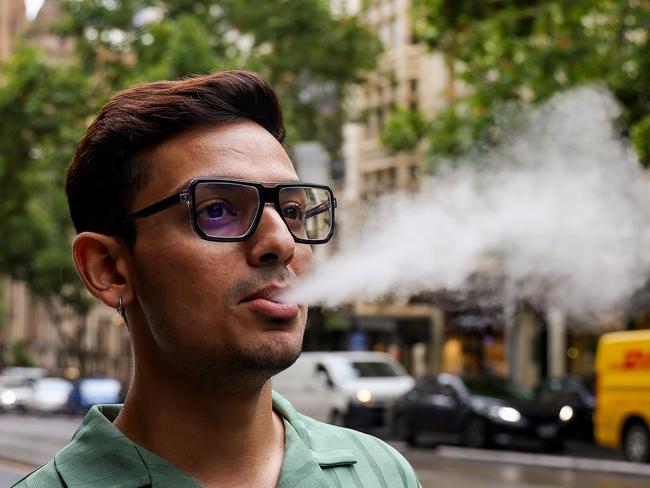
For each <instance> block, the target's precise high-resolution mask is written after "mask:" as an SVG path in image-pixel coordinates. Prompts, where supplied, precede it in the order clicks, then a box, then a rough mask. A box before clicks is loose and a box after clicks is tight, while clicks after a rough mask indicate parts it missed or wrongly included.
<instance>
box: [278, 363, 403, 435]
mask: <svg viewBox="0 0 650 488" xmlns="http://www.w3.org/2000/svg"><path fill="white" fill-rule="evenodd" d="M272 384H273V389H274V390H276V391H277V392H278V393H280V394H281V395H282V396H284V397H285V398H286V399H287V400H289V401H290V402H291V403H292V404H293V406H294V407H296V409H297V410H298V411H299V412H300V413H303V414H305V415H308V416H310V417H312V418H315V419H317V420H320V421H323V422H330V423H336V424H339V425H344V426H346V427H352V428H357V429H365V428H374V427H382V426H384V425H386V418H385V417H386V413H387V410H388V409H389V408H390V406H391V405H392V403H393V401H394V400H395V399H396V398H397V397H399V396H400V395H402V394H404V393H406V392H407V391H409V390H410V389H411V388H413V386H414V384H415V380H414V379H413V377H412V376H410V375H409V374H408V373H407V372H406V371H405V370H404V368H403V367H402V365H401V364H399V363H398V362H397V361H395V360H394V359H393V358H392V357H391V356H390V355H389V354H386V353H382V352H370V351H341V352H305V353H302V355H301V356H300V357H299V358H298V360H297V361H296V363H295V364H294V365H293V366H291V367H290V368H288V369H286V370H285V371H282V372H281V373H279V374H278V375H276V376H275V377H274V378H273V380H272Z"/></svg>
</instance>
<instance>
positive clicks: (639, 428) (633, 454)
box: [623, 421, 650, 463]
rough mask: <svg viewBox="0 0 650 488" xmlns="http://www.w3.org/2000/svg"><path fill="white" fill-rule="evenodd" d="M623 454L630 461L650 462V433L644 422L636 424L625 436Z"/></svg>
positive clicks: (631, 426) (629, 428)
mask: <svg viewBox="0 0 650 488" xmlns="http://www.w3.org/2000/svg"><path fill="white" fill-rule="evenodd" d="M623 453H624V454H625V457H626V458H627V459H628V461H632V462H635V463H647V462H648V461H650V433H649V432H648V428H647V427H646V426H645V424H643V423H642V422H638V421H637V422H634V423H633V424H632V425H630V426H629V427H628V429H627V430H626V431H625V434H623Z"/></svg>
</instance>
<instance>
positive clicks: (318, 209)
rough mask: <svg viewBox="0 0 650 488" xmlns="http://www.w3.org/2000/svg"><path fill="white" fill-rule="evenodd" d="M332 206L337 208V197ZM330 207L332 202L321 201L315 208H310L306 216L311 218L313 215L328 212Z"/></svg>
mask: <svg viewBox="0 0 650 488" xmlns="http://www.w3.org/2000/svg"><path fill="white" fill-rule="evenodd" d="M332 207H333V208H336V198H335V199H334V200H332ZM329 208H330V202H324V203H321V204H320V205H316V206H315V207H314V208H310V209H309V210H307V211H306V212H305V218H306V219H309V218H311V217H315V216H316V215H318V214H321V213H323V212H327V211H328V210H329Z"/></svg>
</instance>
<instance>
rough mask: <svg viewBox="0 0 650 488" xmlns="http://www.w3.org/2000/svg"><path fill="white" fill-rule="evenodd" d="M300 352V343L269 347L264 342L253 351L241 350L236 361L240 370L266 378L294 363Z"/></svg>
mask: <svg viewBox="0 0 650 488" xmlns="http://www.w3.org/2000/svg"><path fill="white" fill-rule="evenodd" d="M301 352H302V348H301V345H298V346H296V347H289V346H288V345H285V347H270V345H268V344H266V345H265V346H263V347H261V348H258V349H256V350H254V351H242V352H241V353H240V354H239V358H238V359H237V361H236V363H238V366H239V367H240V368H241V370H242V372H244V373H245V372H248V373H251V374H255V373H257V374H261V375H264V376H266V378H267V379H268V378H270V377H271V376H274V375H276V374H277V373H279V372H280V371H284V370H285V369H287V368H288V367H289V366H291V365H292V364H293V363H295V362H296V360H297V359H298V357H299V356H300V353H301Z"/></svg>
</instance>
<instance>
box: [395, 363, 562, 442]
mask: <svg viewBox="0 0 650 488" xmlns="http://www.w3.org/2000/svg"><path fill="white" fill-rule="evenodd" d="M572 416H573V410H572V408H571V407H570V406H567V405H558V404H555V403H544V402H540V401H539V399H537V398H536V397H535V395H534V394H533V392H532V391H531V390H530V389H529V388H527V387H525V386H523V385H519V384H517V383H514V382H512V381H510V380H508V379H505V378H501V377H497V376H490V375H473V376H456V375H451V374H446V373H442V374H439V375H437V376H433V377H424V378H420V379H419V380H418V381H417V382H416V385H415V388H413V389H412V390H411V391H409V392H408V393H406V394H405V395H403V396H402V397H400V398H399V399H398V400H397V402H396V403H395V405H394V409H393V419H392V421H393V426H394V428H395V430H396V433H397V435H398V436H399V437H401V438H402V439H405V440H406V441H407V442H409V444H411V445H415V444H418V443H419V442H421V441H422V440H424V439H427V438H428V439H429V440H432V441H435V442H438V443H448V442H451V443H460V444H464V445H466V446H470V447H484V446H488V445H490V444H493V443H494V444H516V443H518V442H520V441H524V442H527V443H530V441H535V443H536V444H538V445H539V444H541V445H542V447H543V448H544V449H545V450H560V449H561V448H562V446H563V438H564V437H563V436H564V432H565V429H566V428H567V427H568V425H569V424H570V422H571V418H572Z"/></svg>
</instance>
